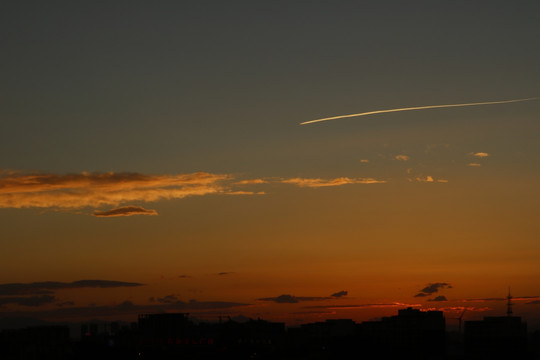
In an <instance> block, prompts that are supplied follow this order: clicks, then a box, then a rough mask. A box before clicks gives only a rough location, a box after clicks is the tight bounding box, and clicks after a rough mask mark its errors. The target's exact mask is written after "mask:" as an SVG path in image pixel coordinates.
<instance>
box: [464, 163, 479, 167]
mask: <svg viewBox="0 0 540 360" xmlns="http://www.w3.org/2000/svg"><path fill="white" fill-rule="evenodd" d="M467 166H470V167H480V166H482V164H478V163H468V164H467Z"/></svg>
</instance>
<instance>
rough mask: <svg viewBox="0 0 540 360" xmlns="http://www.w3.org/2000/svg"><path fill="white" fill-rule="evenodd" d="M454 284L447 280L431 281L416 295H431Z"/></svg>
mask: <svg viewBox="0 0 540 360" xmlns="http://www.w3.org/2000/svg"><path fill="white" fill-rule="evenodd" d="M451 288H452V285H450V284H449V283H445V282H436V283H429V284H428V285H427V286H426V287H424V288H423V289H422V290H420V291H419V292H418V294H416V295H414V297H425V296H429V295H431V294H435V293H437V292H438V291H439V290H442V289H451Z"/></svg>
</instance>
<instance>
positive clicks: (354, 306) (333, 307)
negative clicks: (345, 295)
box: [304, 302, 422, 310]
mask: <svg viewBox="0 0 540 360" xmlns="http://www.w3.org/2000/svg"><path fill="white" fill-rule="evenodd" d="M421 306H422V304H405V303H400V302H392V303H374V304H349V305H312V306H304V308H305V309H328V310H339V309H342V310H345V309H363V308H395V307H421Z"/></svg>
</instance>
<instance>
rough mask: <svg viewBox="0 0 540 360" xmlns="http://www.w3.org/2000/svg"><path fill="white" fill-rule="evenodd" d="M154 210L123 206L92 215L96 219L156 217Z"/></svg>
mask: <svg viewBox="0 0 540 360" xmlns="http://www.w3.org/2000/svg"><path fill="white" fill-rule="evenodd" d="M157 214H158V213H157V211H156V210H152V209H145V208H142V207H140V206H125V207H120V208H116V209H111V210H108V211H95V212H94V213H93V214H92V215H94V216H96V217H116V216H132V215H157Z"/></svg>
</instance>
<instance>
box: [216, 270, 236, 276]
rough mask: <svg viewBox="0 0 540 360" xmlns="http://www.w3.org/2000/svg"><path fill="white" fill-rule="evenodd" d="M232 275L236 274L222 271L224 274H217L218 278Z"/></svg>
mask: <svg viewBox="0 0 540 360" xmlns="http://www.w3.org/2000/svg"><path fill="white" fill-rule="evenodd" d="M231 274H234V272H229V271H222V272H219V273H217V275H218V276H225V275H231Z"/></svg>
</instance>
